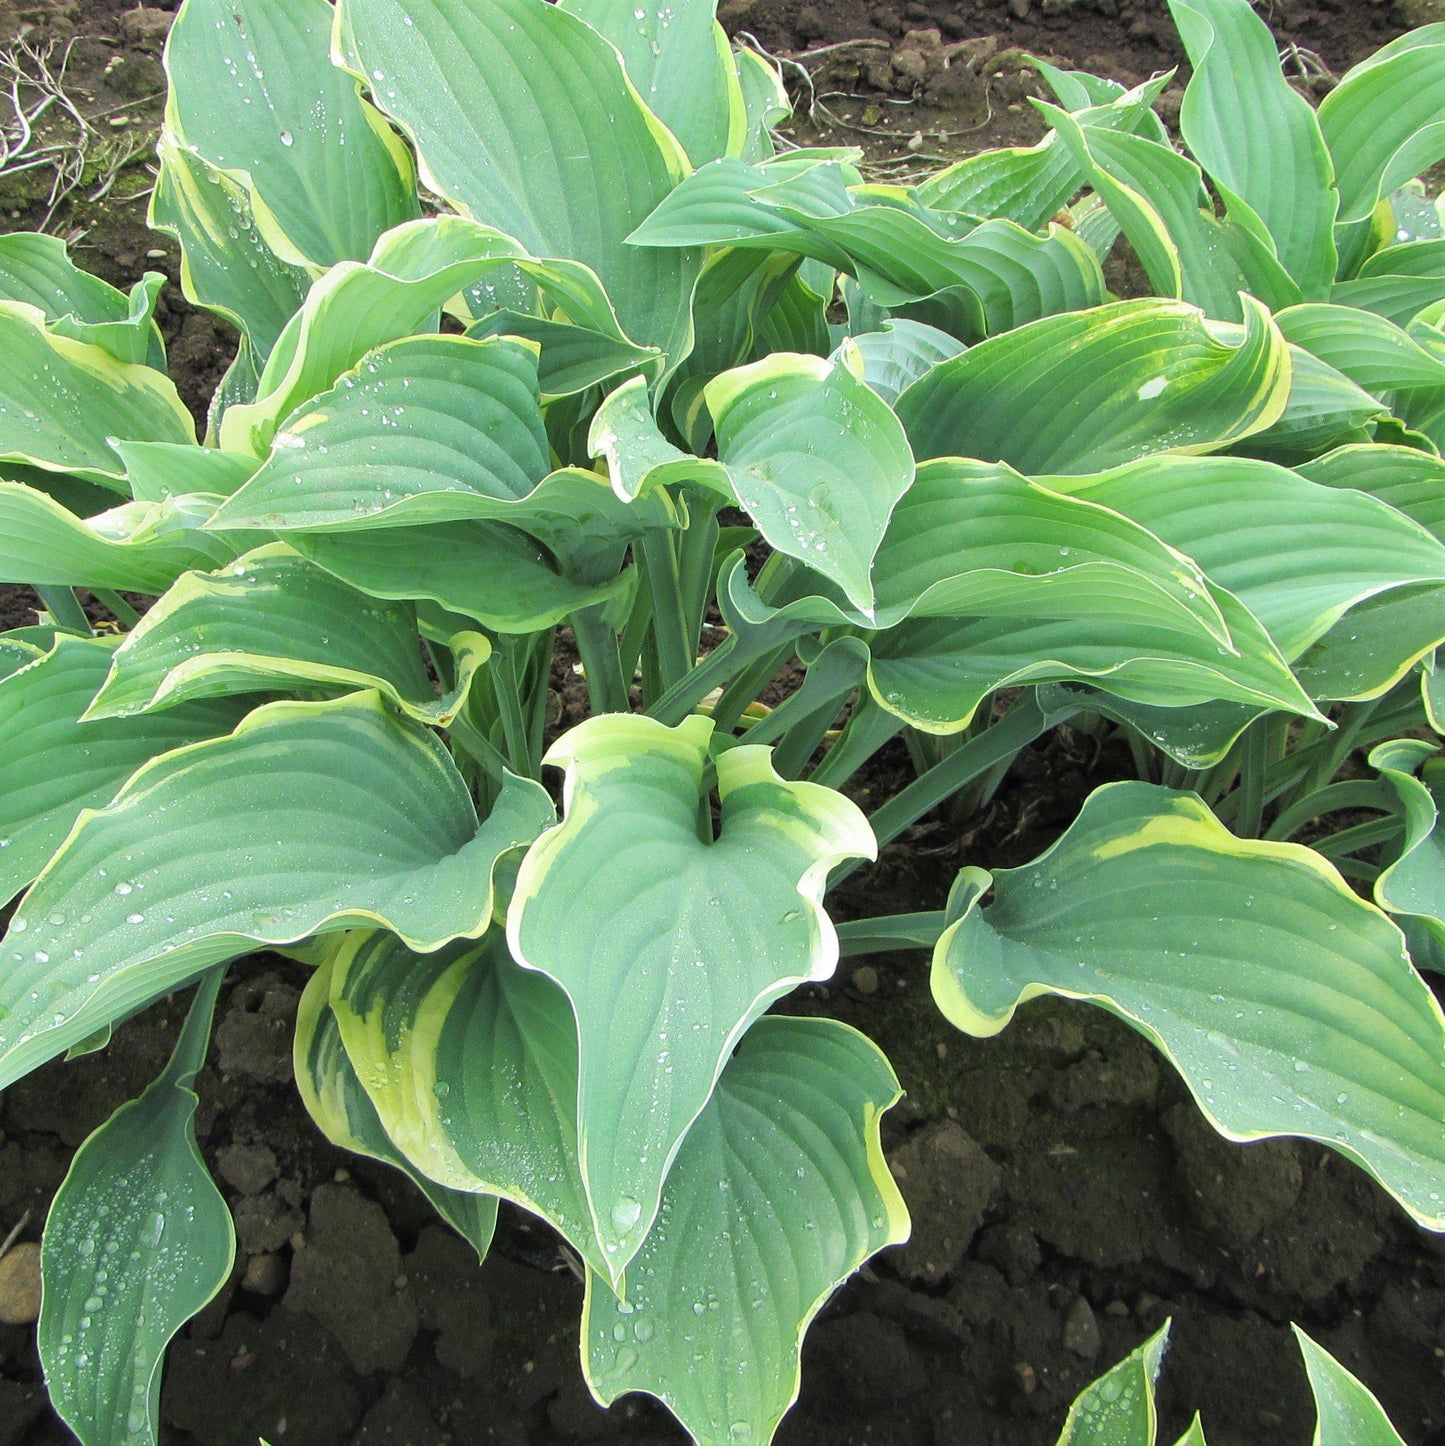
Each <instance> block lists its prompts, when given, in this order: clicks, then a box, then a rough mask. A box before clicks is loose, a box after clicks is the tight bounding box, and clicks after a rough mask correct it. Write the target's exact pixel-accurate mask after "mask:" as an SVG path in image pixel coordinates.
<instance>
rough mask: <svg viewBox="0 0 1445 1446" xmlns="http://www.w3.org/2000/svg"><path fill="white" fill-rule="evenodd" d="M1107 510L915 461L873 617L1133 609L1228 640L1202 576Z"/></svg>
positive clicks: (973, 466)
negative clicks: (913, 474)
mask: <svg viewBox="0 0 1445 1446" xmlns="http://www.w3.org/2000/svg"><path fill="white" fill-rule="evenodd" d="M1063 480H1064V482H1065V484H1067V483H1069V482H1071V481H1072V480H1073V479H1063ZM1080 490H1082V489H1080ZM1113 506H1114V504H1113V503H1112V502H1106V503H1105V505H1104V506H1096V505H1094V504H1093V503H1092V502H1091V501H1090V502H1082V503H1081V502H1079V501H1076V500H1075V499H1074V498H1071V497H1061V496H1059V495H1058V494H1057V493H1056V492H1052V491H1049V490H1047V489H1046V488H1045V487H1043V486H1039V485H1037V484H1036V483H1034V482H1031V481H1029V480H1028V479H1027V478H1025V477H1020V476H1019V475H1018V474H1017V473H1016V472H1014V471H1012V469H1010V468H1008V467H1003V466H999V465H998V464H993V465H990V464H988V463H983V462H968V461H962V460H956V459H953V458H941V459H938V460H936V461H933V462H925V463H924V464H923V465H922V466H921V467H920V468H919V469H918V475H917V478H916V480H915V481H914V484H913V486H912V487H911V488H910V489H909V491H908V493H907V495H906V496H905V497H904V498H903V500H902V501H901V502H900V503H899V504H898V508H897V510H896V511H895V512H894V514H893V518H892V521H891V522H890V523H889V527H888V532H887V535H886V536H885V538H884V540H883V545H882V547H881V548H880V549H879V552H878V557H877V560H876V562H875V564H874V578H875V587H876V590H877V596H878V619H879V622H880V623H881V624H884V625H887V624H889V623H894V622H897V621H900V620H902V619H903V618H905V617H961V616H977V617H985V616H1008V617H1013V618H1021V617H1026V616H1033V617H1055V618H1082V617H1092V618H1096V619H1105V618H1114V619H1117V620H1125V621H1127V620H1129V619H1132V618H1135V617H1140V616H1143V617H1147V618H1148V619H1149V620H1150V621H1151V622H1153V623H1155V624H1156V625H1158V626H1162V627H1174V628H1178V629H1180V630H1182V631H1184V632H1190V633H1195V634H1197V635H1199V636H1201V637H1204V638H1211V639H1213V640H1214V641H1215V642H1217V643H1220V644H1223V645H1225V646H1228V645H1229V641H1230V637H1229V628H1228V625H1227V624H1226V623H1225V621H1224V618H1223V617H1222V615H1221V614H1220V611H1219V608H1218V606H1217V604H1216V603H1215V602H1214V600H1213V598H1212V597H1210V595H1209V589H1208V584H1207V583H1206V581H1205V578H1204V575H1203V574H1202V573H1201V572H1200V571H1199V569H1198V568H1197V567H1195V566H1194V564H1193V563H1191V562H1190V560H1189V559H1188V558H1187V557H1182V556H1180V554H1179V553H1178V552H1176V551H1174V550H1173V549H1172V548H1171V547H1168V546H1165V545H1162V544H1161V543H1160V541H1159V539H1158V537H1156V536H1155V535H1153V534H1152V533H1150V532H1148V531H1146V530H1145V528H1144V527H1140V526H1138V525H1136V524H1135V523H1134V522H1131V521H1130V520H1129V518H1128V517H1127V516H1120V515H1119V514H1120V512H1122V511H1124V509H1123V508H1117V509H1116V510H1109V509H1110V508H1111V507H1113ZM1146 526H1147V524H1146ZM1442 558H1445V553H1442Z"/></svg>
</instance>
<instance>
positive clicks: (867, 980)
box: [853, 964, 878, 994]
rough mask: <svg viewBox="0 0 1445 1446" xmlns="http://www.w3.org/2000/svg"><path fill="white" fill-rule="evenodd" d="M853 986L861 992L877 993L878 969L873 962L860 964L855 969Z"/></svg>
mask: <svg viewBox="0 0 1445 1446" xmlns="http://www.w3.org/2000/svg"><path fill="white" fill-rule="evenodd" d="M853 987H854V989H856V990H857V991H858V992H859V994H877V992H878V971H877V970H876V969H875V968H874V967H873V966H872V965H871V964H860V965H859V966H858V968H856V969H855V970H854V971H853Z"/></svg>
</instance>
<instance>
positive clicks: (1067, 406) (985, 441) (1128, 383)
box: [897, 300, 1290, 473]
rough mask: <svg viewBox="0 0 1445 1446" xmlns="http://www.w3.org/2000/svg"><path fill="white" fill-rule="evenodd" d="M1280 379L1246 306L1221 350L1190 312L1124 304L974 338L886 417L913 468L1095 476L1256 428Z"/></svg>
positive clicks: (1280, 365) (1276, 405) (1273, 413)
mask: <svg viewBox="0 0 1445 1446" xmlns="http://www.w3.org/2000/svg"><path fill="white" fill-rule="evenodd" d="M1289 378H1290V367H1289V360H1288V355H1287V353H1286V350H1285V343H1284V340H1283V338H1282V337H1281V336H1280V334H1279V332H1278V331H1277V330H1276V329H1275V326H1274V324H1273V322H1271V321H1270V319H1269V317H1268V315H1267V313H1265V312H1264V310H1263V309H1262V308H1260V307H1259V306H1258V304H1257V303H1254V302H1249V303H1247V308H1246V323H1245V328H1244V332H1243V336H1242V340H1240V341H1239V342H1238V344H1235V345H1231V344H1229V343H1226V342H1223V341H1220V340H1218V339H1217V338H1216V337H1215V335H1214V334H1213V333H1212V332H1211V330H1210V328H1209V327H1208V326H1207V325H1206V324H1205V322H1204V319H1203V317H1201V315H1200V314H1199V312H1197V311H1196V310H1195V309H1194V308H1193V307H1190V306H1185V305H1183V304H1182V303H1178V302H1168V301H1152V300H1150V301H1122V302H1117V303H1115V304H1113V305H1110V306H1102V307H1098V308H1096V309H1094V310H1092V311H1084V312H1078V313H1074V314H1071V315H1067V316H1054V317H1049V318H1047V319H1045V320H1043V321H1036V322H1034V323H1033V324H1032V325H1030V326H1025V327H1020V328H1019V329H1018V330H1017V331H1013V332H1010V333H1008V334H1007V335H1005V336H999V337H993V338H991V339H990V340H988V341H986V342H982V343H980V344H979V345H978V346H976V347H973V348H971V349H970V350H968V351H966V352H964V354H963V355H962V356H958V357H954V358H953V359H952V360H951V361H946V362H942V363H941V364H940V365H938V366H936V367H934V368H933V370H932V371H930V372H928V373H927V374H926V375H925V376H923V377H922V378H920V379H919V380H918V381H916V382H915V383H914V384H913V385H912V386H911V387H909V388H908V390H907V391H906V392H904V393H903V395H902V396H901V397H899V399H898V408H897V410H898V416H899V418H900V420H901V421H902V422H903V425H904V427H905V429H906V430H907V432H908V438H909V441H910V442H911V443H912V444H913V451H914V454H915V456H917V457H919V458H920V459H922V458H927V457H949V456H952V457H978V458H981V459H982V460H984V461H989V462H995V461H1002V462H1007V463H1009V464H1010V466H1013V467H1016V468H1018V470H1019V471H1020V472H1024V473H1040V472H1068V473H1078V472H1093V471H1098V470H1100V469H1102V468H1104V467H1109V466H1114V465H1117V464H1118V463H1121V462H1128V461H1132V460H1134V459H1135V458H1137V457H1142V456H1147V455H1149V454H1150V453H1153V452H1207V451H1213V450H1216V449H1218V448H1221V447H1225V446H1228V445H1229V444H1230V443H1232V442H1236V441H1238V440H1239V439H1241V438H1243V437H1247V436H1249V435H1250V434H1251V433H1252V432H1258V431H1261V430H1262V429H1263V428H1265V427H1267V426H1269V425H1270V423H1271V422H1273V421H1274V420H1275V419H1276V418H1277V417H1278V416H1279V415H1280V413H1281V411H1282V410H1283V407H1284V403H1285V399H1286V397H1287V394H1288V389H1289Z"/></svg>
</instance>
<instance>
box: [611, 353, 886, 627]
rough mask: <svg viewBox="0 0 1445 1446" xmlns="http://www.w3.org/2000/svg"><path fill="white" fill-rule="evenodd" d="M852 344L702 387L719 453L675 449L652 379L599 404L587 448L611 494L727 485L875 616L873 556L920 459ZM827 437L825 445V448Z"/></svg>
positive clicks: (773, 532)
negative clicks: (599, 461) (863, 373)
mask: <svg viewBox="0 0 1445 1446" xmlns="http://www.w3.org/2000/svg"><path fill="white" fill-rule="evenodd" d="M858 370H861V361H860V359H859V358H858V357H857V355H856V354H854V353H852V352H851V351H846V352H845V354H844V355H843V356H841V357H840V358H839V359H837V360H835V361H824V360H823V359H822V358H820V357H805V356H798V355H790V354H788V353H785V352H778V353H774V354H772V355H771V356H769V357H768V358H766V359H765V360H764V361H760V362H756V363H754V364H753V365H751V366H747V367H738V368H736V369H734V370H733V371H729V372H724V373H723V374H722V375H721V376H718V377H715V378H714V379H713V380H712V381H710V382H708V383H707V385H706V386H705V387H704V388H703V397H704V399H705V400H706V403H707V406H708V409H709V411H710V413H711V415H712V423H713V430H714V432H715V434H716V437H717V445H718V461H716V462H714V461H711V460H703V459H700V458H697V457H691V456H689V455H688V454H687V453H685V452H682V451H680V450H679V449H678V448H676V447H674V446H673V445H672V444H671V443H670V442H669V441H668V440H667V439H666V438H665V437H664V436H663V434H662V432H661V430H660V429H659V428H658V426H657V423H656V422H655V421H654V420H653V417H652V410H651V407H650V405H649V401H648V395H647V389H646V386H645V385H644V384H643V382H642V381H641V380H640V379H634V380H633V381H630V382H627V383H625V384H624V385H623V386H621V387H619V388H618V389H617V390H616V391H615V392H613V393H612V395H611V396H609V397H608V398H607V399H606V401H604V402H603V404H602V406H601V407H600V408H598V411H597V414H596V417H595V418H594V420H593V423H592V427H591V430H590V433H589V436H588V450H589V451H591V452H593V453H595V454H596V455H598V456H601V457H604V458H605V459H606V461H607V468H608V475H609V477H610V479H611V481H612V486H613V490H614V491H616V492H617V493H618V495H619V496H621V497H625V498H629V499H631V498H636V497H639V496H641V495H643V494H645V493H647V492H648V491H650V490H651V489H653V488H657V487H661V486H664V485H667V484H692V485H694V486H697V487H702V488H706V489H710V490H715V491H718V492H721V493H722V494H723V495H724V496H726V497H727V499H728V500H729V501H731V502H736V503H737V504H738V505H739V506H741V507H743V508H745V509H746V510H747V513H748V516H749V518H750V519H751V520H752V522H753V523H754V524H755V525H756V526H757V528H758V531H759V532H761V533H762V535H763V536H764V537H765V538H766V539H767V540H768V542H769V543H770V544H771V545H772V546H773V548H774V549H776V550H777V551H778V552H782V553H785V554H787V555H788V556H791V557H797V558H801V559H804V560H805V561H806V562H807V563H808V565H809V566H810V567H811V568H812V569H813V570H814V571H815V572H817V573H820V574H821V575H822V576H824V577H826V578H828V579H829V580H830V581H831V582H833V583H834V584H835V585H836V586H837V587H839V588H840V589H841V590H842V591H843V593H844V594H845V595H846V596H847V598H848V599H849V601H850V602H852V603H853V604H854V605H855V606H856V607H857V608H859V609H860V610H861V612H862V614H863V615H864V616H865V617H866V616H869V615H871V612H872V603H873V594H872V584H871V581H870V577H869V572H870V568H871V565H872V562H873V556H874V553H875V552H876V551H877V549H878V546H879V543H880V541H881V539H882V537H883V533H884V529H885V528H886V527H887V525H888V518H889V515H890V514H891V513H892V511H893V508H894V506H895V505H896V504H897V502H898V499H899V498H900V497H901V496H902V495H903V494H904V493H905V492H906V491H907V489H908V487H909V484H910V483H911V482H912V480H913V457H912V454H911V453H910V452H909V450H908V443H907V441H906V440H905V438H904V436H903V429H902V428H901V427H900V426H899V425H898V419H897V418H896V417H895V416H894V415H893V413H892V411H891V410H890V409H889V407H888V406H887V404H886V403H885V402H884V401H883V400H882V399H881V398H880V397H879V396H877V395H876V393H874V392H873V391H872V390H871V389H870V388H869V387H868V386H867V385H866V384H865V383H864V381H863V380H862V379H861V378H860V377H859V376H858V374H857V372H858ZM819 435H824V436H826V437H827V439H828V440H827V442H826V444H825V445H823V446H821V447H820V446H819V444H818V441H817V438H818V436H819Z"/></svg>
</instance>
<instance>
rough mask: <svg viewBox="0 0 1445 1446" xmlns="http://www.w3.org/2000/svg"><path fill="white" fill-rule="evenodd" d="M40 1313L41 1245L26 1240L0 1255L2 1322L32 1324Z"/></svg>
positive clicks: (0, 1306)
mask: <svg viewBox="0 0 1445 1446" xmlns="http://www.w3.org/2000/svg"><path fill="white" fill-rule="evenodd" d="M39 1315H40V1247H39V1246H38V1245H36V1244H35V1243H34V1242H32V1241H29V1240H26V1241H23V1242H22V1243H21V1244H19V1245H13V1246H11V1247H10V1249H9V1250H8V1251H7V1252H6V1253H5V1254H4V1255H3V1256H0V1324H4V1325H18V1326H23V1325H31V1324H33V1322H34V1321H35V1320H36V1319H38V1317H39Z"/></svg>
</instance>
